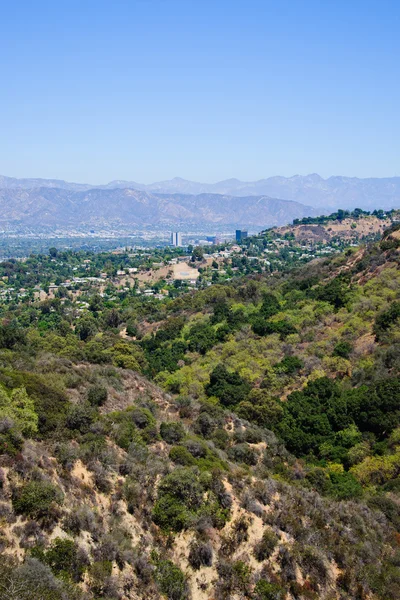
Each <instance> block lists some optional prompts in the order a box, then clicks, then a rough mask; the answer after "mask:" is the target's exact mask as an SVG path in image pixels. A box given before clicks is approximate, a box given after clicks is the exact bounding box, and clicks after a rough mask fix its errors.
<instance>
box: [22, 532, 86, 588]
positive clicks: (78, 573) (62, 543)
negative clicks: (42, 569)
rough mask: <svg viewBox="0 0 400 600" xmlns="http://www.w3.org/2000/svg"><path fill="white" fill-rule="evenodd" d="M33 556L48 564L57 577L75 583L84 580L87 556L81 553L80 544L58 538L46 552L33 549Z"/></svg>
mask: <svg viewBox="0 0 400 600" xmlns="http://www.w3.org/2000/svg"><path fill="white" fill-rule="evenodd" d="M32 556H34V557H35V558H38V559H39V560H40V561H41V562H43V563H45V564H47V565H48V566H49V567H50V569H51V570H52V571H53V573H54V575H56V576H57V577H61V578H62V579H69V578H71V579H72V580H73V581H75V582H78V581H80V580H81V579H82V576H83V573H84V571H85V568H86V567H87V565H88V559H87V556H86V555H85V554H84V553H83V551H80V549H79V546H78V544H76V542H74V541H72V540H68V539H60V538H56V539H55V540H54V542H53V543H52V545H51V547H50V548H49V549H48V550H46V551H44V550H41V549H38V548H35V549H33V550H32Z"/></svg>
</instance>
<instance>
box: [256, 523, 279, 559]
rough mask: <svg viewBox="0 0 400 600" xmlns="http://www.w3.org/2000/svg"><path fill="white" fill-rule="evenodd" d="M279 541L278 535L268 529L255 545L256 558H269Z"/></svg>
mask: <svg viewBox="0 0 400 600" xmlns="http://www.w3.org/2000/svg"><path fill="white" fill-rule="evenodd" d="M278 541H279V540H278V536H277V535H276V534H275V533H274V532H273V531H271V530H270V529H266V530H265V531H264V533H263V535H262V538H261V540H260V541H259V542H258V543H257V544H256V545H255V547H254V556H255V557H256V559H257V560H258V561H259V562H263V561H264V560H267V559H268V558H269V557H270V556H271V554H272V553H273V551H274V550H275V548H276V546H277V544H278Z"/></svg>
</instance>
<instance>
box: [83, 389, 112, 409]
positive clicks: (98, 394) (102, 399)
mask: <svg viewBox="0 0 400 600" xmlns="http://www.w3.org/2000/svg"><path fill="white" fill-rule="evenodd" d="M107 396H108V392H107V388H105V387H103V386H101V385H95V386H93V387H91V388H89V390H88V393H87V399H88V402H89V404H91V405H92V406H103V404H105V403H106V402H107Z"/></svg>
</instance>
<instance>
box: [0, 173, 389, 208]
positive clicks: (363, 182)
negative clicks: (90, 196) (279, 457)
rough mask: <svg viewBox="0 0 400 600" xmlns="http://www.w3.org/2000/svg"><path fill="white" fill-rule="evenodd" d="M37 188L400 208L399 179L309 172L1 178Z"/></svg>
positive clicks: (9, 184)
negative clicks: (146, 179)
mask: <svg viewBox="0 0 400 600" xmlns="http://www.w3.org/2000/svg"><path fill="white" fill-rule="evenodd" d="M38 187H47V188H53V189H66V190H70V191H88V190H90V189H105V190H112V189H135V190H139V191H147V192H153V193H158V194H160V193H162V194H174V193H175V194H176V193H184V194H190V195H199V194H204V193H210V194H222V195H230V196H235V197H248V196H270V197H272V198H277V199H282V200H292V201H295V202H300V203H301V204H306V205H308V206H312V207H314V208H318V209H320V210H323V209H328V208H329V209H331V208H334V209H337V208H344V209H354V208H357V207H359V208H363V209H371V208H372V209H374V208H383V209H391V208H397V207H398V206H399V205H400V177H383V178H378V177H368V178H358V177H345V176H342V175H332V176H330V177H328V178H323V177H321V176H320V175H319V174H318V173H311V174H308V175H293V176H291V177H283V176H279V175H276V176H272V177H268V178H264V179H259V180H257V181H240V180H239V179H236V178H231V179H225V180H222V181H218V182H216V183H201V182H196V181H190V180H187V179H183V178H181V177H174V178H173V179H170V180H165V181H158V182H154V183H150V184H143V183H138V182H136V181H124V180H114V181H111V182H109V183H107V184H103V185H92V184H88V183H74V182H67V181H64V180H58V179H40V178H26V179H18V178H14V177H6V176H0V189H16V188H22V189H37V188H38Z"/></svg>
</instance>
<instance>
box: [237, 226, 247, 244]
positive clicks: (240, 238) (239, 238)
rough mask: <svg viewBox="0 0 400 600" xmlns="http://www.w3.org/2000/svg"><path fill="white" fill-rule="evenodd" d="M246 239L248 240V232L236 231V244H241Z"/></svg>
mask: <svg viewBox="0 0 400 600" xmlns="http://www.w3.org/2000/svg"><path fill="white" fill-rule="evenodd" d="M245 238H247V231H245V230H244V229H236V242H237V243H238V244H240V242H242V241H243V240H244V239H245Z"/></svg>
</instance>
